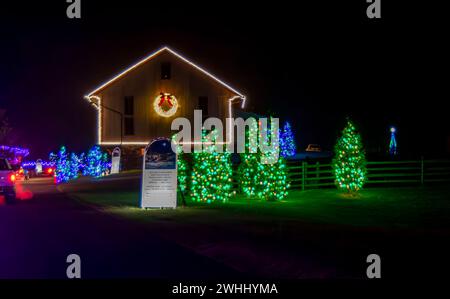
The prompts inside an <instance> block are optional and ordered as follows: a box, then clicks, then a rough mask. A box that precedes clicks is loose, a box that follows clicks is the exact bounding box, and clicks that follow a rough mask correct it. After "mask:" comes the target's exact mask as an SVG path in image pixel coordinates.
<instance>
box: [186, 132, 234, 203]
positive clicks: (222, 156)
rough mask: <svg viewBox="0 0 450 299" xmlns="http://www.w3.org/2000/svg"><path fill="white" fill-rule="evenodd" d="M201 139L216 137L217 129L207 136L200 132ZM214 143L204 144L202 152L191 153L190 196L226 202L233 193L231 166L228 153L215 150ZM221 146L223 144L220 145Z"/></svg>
mask: <svg viewBox="0 0 450 299" xmlns="http://www.w3.org/2000/svg"><path fill="white" fill-rule="evenodd" d="M202 135H203V138H202V139H203V140H205V141H206V139H207V138H210V140H211V141H215V140H216V139H217V135H218V134H217V131H216V130H213V131H212V132H211V133H210V134H209V136H208V137H207V136H206V132H205V131H203V132H202ZM217 146H218V145H216V144H214V143H212V144H209V145H208V146H206V148H205V149H204V151H203V152H199V153H198V152H195V153H194V154H193V166H192V175H191V186H190V187H191V188H190V189H191V196H192V198H193V199H194V200H197V201H203V202H207V203H211V202H215V201H220V202H226V201H228V199H229V198H230V197H231V196H232V195H234V192H232V191H231V190H232V179H231V178H232V168H231V161H230V153H229V152H227V151H223V153H218V152H217ZM220 146H223V145H220Z"/></svg>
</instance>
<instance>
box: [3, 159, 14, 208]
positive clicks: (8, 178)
mask: <svg viewBox="0 0 450 299" xmlns="http://www.w3.org/2000/svg"><path fill="white" fill-rule="evenodd" d="M15 182H16V174H15V172H14V170H13V169H12V167H11V165H10V164H9V162H8V160H7V159H6V158H0V195H3V196H4V197H5V201H6V202H7V203H12V202H14V201H15V200H16V187H15Z"/></svg>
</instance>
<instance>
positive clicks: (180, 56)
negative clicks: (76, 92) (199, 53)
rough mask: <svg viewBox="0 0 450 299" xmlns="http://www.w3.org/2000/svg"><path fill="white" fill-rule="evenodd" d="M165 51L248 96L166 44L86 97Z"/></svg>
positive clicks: (228, 87) (241, 95) (230, 88)
mask: <svg viewBox="0 0 450 299" xmlns="http://www.w3.org/2000/svg"><path fill="white" fill-rule="evenodd" d="M163 51H168V52H170V53H171V54H172V55H174V56H176V57H177V58H178V59H180V60H182V61H184V62H185V63H187V64H189V65H190V66H192V67H193V68H195V69H197V70H198V71H200V72H201V73H203V74H205V75H207V76H208V77H210V78H211V79H213V80H214V81H216V82H218V83H219V84H221V85H223V86H225V87H226V88H227V89H228V90H230V91H232V92H234V93H235V94H236V95H238V96H239V97H241V98H242V99H245V98H246V97H245V96H244V95H243V94H242V93H240V92H239V91H237V90H236V89H234V88H233V87H231V86H230V85H228V84H227V83H225V82H224V81H222V80H220V79H219V78H217V77H216V76H214V75H212V74H211V73H209V72H208V71H206V70H205V69H203V68H202V67H200V66H198V65H196V64H195V63H193V62H191V61H190V60H188V59H187V58H185V57H183V56H182V55H181V54H179V53H177V52H176V51H175V50H173V49H171V48H170V47H169V46H167V45H165V46H163V47H161V48H159V49H158V50H156V51H155V52H153V53H151V54H150V55H148V56H146V57H144V58H143V59H141V60H140V61H138V62H137V63H135V64H133V65H131V66H130V67H128V68H127V69H125V70H124V71H122V72H120V73H119V74H118V75H116V76H114V77H113V78H111V79H110V80H108V81H106V82H105V83H103V84H102V85H100V86H99V87H97V88H96V89H94V90H92V91H91V92H89V93H88V94H87V95H86V96H85V97H88V98H89V97H92V96H94V95H95V94H96V93H98V92H99V91H100V90H102V89H103V88H105V87H106V86H108V85H109V84H111V83H113V82H114V81H116V80H118V79H120V78H122V77H123V76H125V75H126V74H127V73H129V72H131V71H132V70H134V69H135V68H137V67H139V66H140V65H142V64H144V63H146V62H147V61H150V60H151V59H153V58H154V57H155V56H157V55H158V54H160V53H162V52H163Z"/></svg>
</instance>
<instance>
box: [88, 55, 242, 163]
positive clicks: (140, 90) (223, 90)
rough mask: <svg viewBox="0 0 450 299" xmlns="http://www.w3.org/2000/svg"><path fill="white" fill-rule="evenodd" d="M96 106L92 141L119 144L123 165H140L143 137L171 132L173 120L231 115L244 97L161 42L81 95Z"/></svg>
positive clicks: (169, 134)
mask: <svg viewBox="0 0 450 299" xmlns="http://www.w3.org/2000/svg"><path fill="white" fill-rule="evenodd" d="M85 99H87V100H88V101H89V102H90V103H91V104H92V105H93V106H94V107H95V109H96V110H97V116H98V118H97V143H98V144H99V145H101V146H102V147H104V148H106V149H107V150H108V151H111V150H112V149H113V148H114V147H116V146H119V147H121V149H122V156H123V165H124V168H137V167H140V163H141V156H142V153H143V149H144V147H145V146H146V145H147V144H148V142H149V141H150V140H152V139H154V138H157V137H170V136H172V135H173V133H174V132H172V131H171V123H172V120H173V119H175V118H177V117H185V118H187V119H189V120H190V121H191V124H192V123H193V116H194V110H195V109H199V110H202V115H203V118H206V117H217V118H219V119H222V121H223V122H224V123H225V118H227V117H235V112H236V110H237V109H242V108H244V106H245V102H246V97H245V96H244V95H243V94H242V93H241V92H239V91H237V90H236V89H234V88H233V87H231V86H230V85H228V84H227V83H225V82H224V81H222V80H220V79H219V78H217V77H216V76H214V75H213V74H211V73H210V72H208V71H206V70H205V69H203V68H202V67H200V66H198V65H197V64H194V63H193V62H192V61H190V60H188V59H187V58H185V57H183V56H182V55H180V54H179V53H177V52H175V51H174V50H172V49H170V48H168V47H163V48H161V49H159V50H157V51H156V52H154V53H152V54H150V55H149V56H147V57H145V58H144V59H142V60H140V61H139V62H137V63H136V64H134V65H132V66H130V67H129V68H127V69H125V70H124V71H122V72H121V73H119V74H118V75H116V76H114V77H113V78H112V79H110V80H108V81H106V82H104V83H102V84H101V85H100V86H98V87H97V88H95V89H94V90H92V91H91V92H89V93H87V95H86V96H85Z"/></svg>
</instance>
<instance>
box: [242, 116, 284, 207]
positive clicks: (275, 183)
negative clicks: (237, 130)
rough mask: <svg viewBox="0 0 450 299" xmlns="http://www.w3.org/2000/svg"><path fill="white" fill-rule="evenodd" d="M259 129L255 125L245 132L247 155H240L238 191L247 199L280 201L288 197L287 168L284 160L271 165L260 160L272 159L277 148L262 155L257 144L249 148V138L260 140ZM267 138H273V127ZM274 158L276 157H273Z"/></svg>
mask: <svg viewBox="0 0 450 299" xmlns="http://www.w3.org/2000/svg"><path fill="white" fill-rule="evenodd" d="M261 129H263V130H266V132H267V128H260V129H259V130H258V126H257V125H256V124H255V125H254V126H250V128H249V129H248V130H247V132H246V135H247V136H246V137H247V138H246V149H247V150H248V153H244V154H241V160H242V161H241V164H240V165H239V168H238V175H239V185H240V189H241V190H242V192H243V193H244V194H246V195H247V196H248V197H256V198H258V199H265V200H281V199H283V198H285V197H286V196H287V195H288V188H289V187H290V185H289V183H288V181H287V167H286V163H285V161H284V158H282V157H279V158H278V161H277V162H276V163H273V164H263V163H262V162H261V160H262V159H272V157H274V155H275V154H276V152H279V151H280V148H279V147H275V148H274V150H273V152H268V153H262V152H261V151H260V150H259V148H258V146H257V144H255V145H254V146H255V147H254V148H250V143H249V140H250V136H255V135H254V134H256V136H258V139H260V138H261ZM269 132H270V133H269V134H265V135H266V136H267V137H269V136H274V135H273V134H275V132H274V130H273V126H272V127H271V129H270V131H269ZM275 157H276V156H275Z"/></svg>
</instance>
